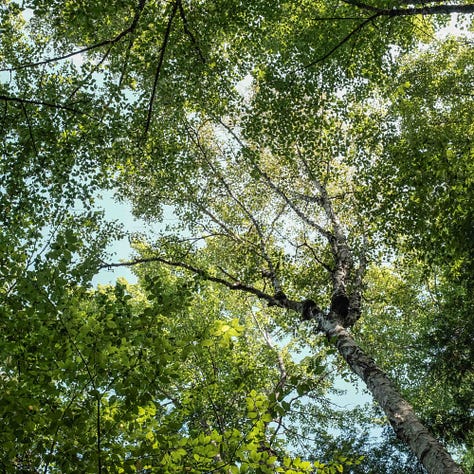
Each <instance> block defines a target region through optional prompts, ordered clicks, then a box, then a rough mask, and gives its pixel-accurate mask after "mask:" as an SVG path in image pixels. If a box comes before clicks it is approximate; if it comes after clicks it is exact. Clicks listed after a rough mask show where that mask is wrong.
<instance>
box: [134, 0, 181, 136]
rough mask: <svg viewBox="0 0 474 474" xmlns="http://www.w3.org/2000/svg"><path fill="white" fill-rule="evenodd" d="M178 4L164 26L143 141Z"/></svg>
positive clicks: (176, 3) (148, 125)
mask: <svg viewBox="0 0 474 474" xmlns="http://www.w3.org/2000/svg"><path fill="white" fill-rule="evenodd" d="M179 2H180V0H176V1H175V2H174V4H173V8H172V10H171V13H170V16H169V19H168V24H167V25H166V30H165V35H164V37H163V42H162V44H161V47H160V57H159V58H158V64H157V65H156V70H155V79H154V81H153V88H152V91H151V97H150V102H149V104H148V114H147V118H146V124H145V130H144V133H143V138H144V139H145V138H146V136H147V134H148V130H149V128H150V124H151V116H152V114H153V102H154V101H155V96H156V89H157V87H158V79H159V78H160V74H161V68H162V66H163V62H164V59H165V52H166V47H167V45H168V41H169V38H170V34H171V27H172V25H173V19H174V17H175V15H176V12H177V10H178V6H179Z"/></svg>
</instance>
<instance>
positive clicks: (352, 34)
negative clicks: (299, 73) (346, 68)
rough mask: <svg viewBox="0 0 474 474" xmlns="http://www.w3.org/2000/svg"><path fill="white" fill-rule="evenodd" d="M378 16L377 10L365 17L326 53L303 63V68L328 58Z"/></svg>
mask: <svg viewBox="0 0 474 474" xmlns="http://www.w3.org/2000/svg"><path fill="white" fill-rule="evenodd" d="M379 16H381V14H380V13H378V12H377V13H375V14H373V15H371V16H370V17H368V18H366V19H365V20H364V21H363V22H361V23H360V24H359V25H357V26H356V27H355V28H354V29H353V30H352V31H351V32H350V33H349V34H348V35H347V36H345V37H344V38H343V39H342V40H341V41H339V43H337V44H336V46H334V47H333V48H331V49H330V50H329V51H328V52H327V53H326V54H324V55H323V56H321V57H320V58H318V59H316V60H314V61H312V62H310V63H308V64H305V65H304V66H303V67H304V68H310V67H312V66H315V65H316V64H318V63H321V62H323V61H325V60H326V59H327V58H329V56H331V55H332V54H333V53H334V52H336V51H337V50H338V49H339V48H340V47H341V46H343V45H344V44H345V43H347V42H348V41H349V40H350V39H351V38H352V37H353V36H354V35H355V34H356V33H358V32H359V31H361V30H362V29H363V28H364V27H365V26H366V25H367V24H369V23H370V22H371V21H373V20H375V19H376V18H378V17H379Z"/></svg>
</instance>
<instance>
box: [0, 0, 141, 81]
mask: <svg viewBox="0 0 474 474" xmlns="http://www.w3.org/2000/svg"><path fill="white" fill-rule="evenodd" d="M146 1H147V0H140V3H139V4H138V8H137V11H136V12H135V16H134V17H133V20H132V23H131V24H130V26H129V27H128V28H127V29H125V30H123V31H122V32H120V33H119V34H118V35H117V36H115V37H114V38H112V39H107V40H104V41H100V42H99V43H95V44H92V45H90V46H86V47H85V48H82V49H79V50H77V51H73V52H72V53H67V54H64V55H62V56H56V57H54V58H48V59H43V60H41V61H38V62H35V63H27V64H20V65H19V66H16V67H12V68H6V69H0V72H5V71H9V72H11V71H19V70H20V69H25V68H30V67H36V66H43V65H45V64H50V63H54V62H57V61H63V60H64V59H68V58H72V57H73V56H76V55H78V54H82V53H87V52H88V51H92V50H94V49H98V48H101V47H102V46H107V45H114V44H115V43H118V42H119V41H120V40H121V39H122V38H123V37H124V36H126V35H128V34H129V33H133V31H134V30H135V28H136V27H137V25H138V21H139V19H140V15H141V13H142V11H143V9H144V8H145V3H146Z"/></svg>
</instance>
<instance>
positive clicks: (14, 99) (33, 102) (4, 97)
mask: <svg viewBox="0 0 474 474" xmlns="http://www.w3.org/2000/svg"><path fill="white" fill-rule="evenodd" d="M0 100H4V101H5V102H16V103H18V104H31V105H39V106H43V107H50V108H52V109H59V110H67V111H68V112H72V113H73V114H76V115H86V116H88V117H91V116H90V115H89V114H86V113H84V112H81V111H80V110H77V109H75V108H73V107H69V106H68V105H62V104H55V103H53V102H45V101H42V100H32V99H22V98H20V97H12V96H7V95H3V94H0Z"/></svg>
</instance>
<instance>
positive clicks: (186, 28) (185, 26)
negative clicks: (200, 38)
mask: <svg viewBox="0 0 474 474" xmlns="http://www.w3.org/2000/svg"><path fill="white" fill-rule="evenodd" d="M178 7H179V15H180V17H181V20H182V21H183V29H184V32H185V33H186V34H187V35H188V37H189V39H190V40H191V43H192V45H193V46H194V49H195V50H196V51H197V53H198V55H199V58H200V59H201V62H202V63H203V64H206V62H207V61H206V58H205V57H204V55H203V54H202V51H201V48H200V47H199V43H198V42H197V40H196V37H195V36H194V35H193V32H192V31H191V30H190V29H189V25H188V19H187V18H186V15H185V12H184V8H183V3H182V1H181V0H179V1H178Z"/></svg>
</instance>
